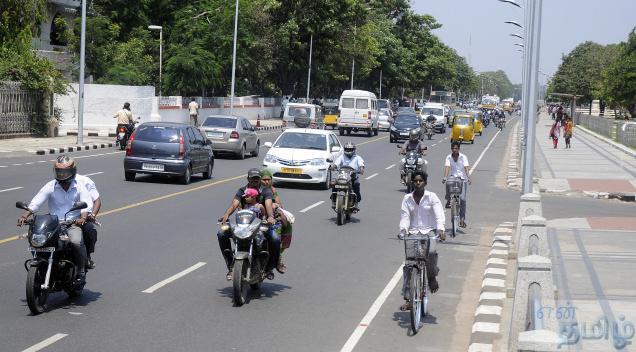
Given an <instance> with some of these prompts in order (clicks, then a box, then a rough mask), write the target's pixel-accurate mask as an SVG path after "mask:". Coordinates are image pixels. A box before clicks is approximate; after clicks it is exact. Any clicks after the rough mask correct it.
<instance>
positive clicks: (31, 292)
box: [26, 265, 49, 315]
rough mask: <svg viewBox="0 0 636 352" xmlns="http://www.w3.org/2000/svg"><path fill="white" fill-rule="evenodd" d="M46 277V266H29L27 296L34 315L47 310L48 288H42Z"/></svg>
mask: <svg viewBox="0 0 636 352" xmlns="http://www.w3.org/2000/svg"><path fill="white" fill-rule="evenodd" d="M45 277H46V266H44V265H38V266H32V267H30V268H29V272H28V274H27V282H26V298H27V305H28V306H29V310H30V311H31V313H33V315H38V314H40V313H43V312H45V311H46V300H47V298H48V296H49V293H48V291H47V290H43V289H42V284H44V279H45Z"/></svg>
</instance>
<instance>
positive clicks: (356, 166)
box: [332, 142, 364, 210]
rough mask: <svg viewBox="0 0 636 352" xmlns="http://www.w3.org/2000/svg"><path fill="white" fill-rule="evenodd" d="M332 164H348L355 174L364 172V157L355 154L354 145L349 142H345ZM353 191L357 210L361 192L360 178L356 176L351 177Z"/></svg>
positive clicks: (339, 165)
mask: <svg viewBox="0 0 636 352" xmlns="http://www.w3.org/2000/svg"><path fill="white" fill-rule="evenodd" d="M333 166H334V167H336V168H340V167H342V166H348V167H351V168H353V170H354V171H355V172H356V174H359V175H363V174H364V159H362V157H361V156H359V155H357V154H356V145H355V144H353V143H351V142H347V144H345V146H344V154H342V155H340V156H339V157H338V158H337V159H336V161H334V162H333ZM353 192H354V193H355V194H356V198H357V201H356V205H355V206H354V209H355V210H359V208H358V204H360V201H362V193H361V192H360V180H359V178H358V177H355V178H354V179H353ZM332 196H333V195H332Z"/></svg>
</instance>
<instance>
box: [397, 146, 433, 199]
mask: <svg viewBox="0 0 636 352" xmlns="http://www.w3.org/2000/svg"><path fill="white" fill-rule="evenodd" d="M398 148H401V147H400V146H398ZM427 164H428V163H427V161H426V160H424V157H423V156H422V155H421V154H420V153H418V152H417V151H416V150H410V151H407V152H406V154H405V155H404V157H403V158H402V170H401V171H400V176H401V177H402V183H404V185H405V186H406V193H411V192H413V189H414V185H413V181H411V177H412V176H413V173H414V172H415V171H417V170H421V171H424V172H426V167H427Z"/></svg>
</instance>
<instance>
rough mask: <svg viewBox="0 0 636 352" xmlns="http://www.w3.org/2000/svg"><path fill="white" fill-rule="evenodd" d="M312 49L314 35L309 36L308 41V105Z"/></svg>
mask: <svg viewBox="0 0 636 352" xmlns="http://www.w3.org/2000/svg"><path fill="white" fill-rule="evenodd" d="M313 49H314V34H313V33H312V34H311V39H310V40H309V71H307V102H308V103H309V84H310V83H311V55H312V53H313Z"/></svg>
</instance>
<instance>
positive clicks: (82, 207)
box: [69, 202, 88, 212]
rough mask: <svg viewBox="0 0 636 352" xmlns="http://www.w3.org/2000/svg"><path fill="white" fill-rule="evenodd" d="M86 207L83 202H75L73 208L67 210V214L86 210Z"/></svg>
mask: <svg viewBox="0 0 636 352" xmlns="http://www.w3.org/2000/svg"><path fill="white" fill-rule="evenodd" d="M87 207H88V205H86V203H85V202H77V203H75V204H73V207H72V208H71V210H69V212H71V211H73V210H78V209H86V208H87Z"/></svg>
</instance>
